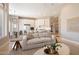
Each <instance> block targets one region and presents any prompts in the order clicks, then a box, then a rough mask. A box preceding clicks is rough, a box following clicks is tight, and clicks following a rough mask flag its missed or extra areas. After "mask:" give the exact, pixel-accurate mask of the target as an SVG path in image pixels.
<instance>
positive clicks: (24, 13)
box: [0, 3, 79, 55]
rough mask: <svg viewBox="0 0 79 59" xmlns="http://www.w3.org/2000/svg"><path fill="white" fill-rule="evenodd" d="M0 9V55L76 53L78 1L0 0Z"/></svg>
mask: <svg viewBox="0 0 79 59" xmlns="http://www.w3.org/2000/svg"><path fill="white" fill-rule="evenodd" d="M0 9H1V11H0V14H1V17H2V15H3V14H4V15H3V18H2V19H3V20H0V21H1V25H0V27H1V28H0V37H1V40H0V42H1V43H0V45H1V48H0V51H1V52H0V54H9V55H19V54H20V55H52V54H55V55H78V54H79V50H78V48H79V47H78V45H79V40H78V39H79V36H78V35H79V33H78V32H79V24H78V22H79V20H78V18H79V17H78V16H79V4H77V3H76V4H73V3H72V4H71V3H70V4H67V3H66V4H65V3H10V4H7V3H3V4H1V5H0ZM6 38H7V39H6ZM4 43H5V44H4ZM54 44H55V45H57V47H55V49H54ZM5 46H6V47H5ZM50 46H53V47H50ZM61 46H62V47H61ZM47 48H49V51H50V52H49V51H48V50H46V49H47ZM52 49H53V50H52ZM54 50H55V51H54Z"/></svg>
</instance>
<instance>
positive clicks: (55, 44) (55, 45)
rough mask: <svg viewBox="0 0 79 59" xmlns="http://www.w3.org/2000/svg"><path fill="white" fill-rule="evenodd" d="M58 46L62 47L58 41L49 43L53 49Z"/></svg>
mask: <svg viewBox="0 0 79 59" xmlns="http://www.w3.org/2000/svg"><path fill="white" fill-rule="evenodd" d="M58 46H60V47H62V46H61V44H60V43H53V44H51V47H53V49H54V50H55V48H56V47H58Z"/></svg>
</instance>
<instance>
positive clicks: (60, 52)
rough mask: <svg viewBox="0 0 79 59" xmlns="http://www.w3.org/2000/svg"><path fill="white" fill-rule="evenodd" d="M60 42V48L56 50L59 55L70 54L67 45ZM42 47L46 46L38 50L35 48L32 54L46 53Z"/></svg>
mask: <svg viewBox="0 0 79 59" xmlns="http://www.w3.org/2000/svg"><path fill="white" fill-rule="evenodd" d="M61 44H62V48H60V49H59V50H57V52H58V54H59V55H69V54H70V49H69V47H68V46H67V45H66V44H64V43H61ZM44 49H46V47H43V48H41V49H39V50H37V51H36V52H35V53H34V55H47V54H46V53H45V52H44Z"/></svg>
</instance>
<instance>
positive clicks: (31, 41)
mask: <svg viewBox="0 0 79 59" xmlns="http://www.w3.org/2000/svg"><path fill="white" fill-rule="evenodd" d="M47 41H52V40H51V38H50V37H41V38H34V39H31V40H28V42H27V44H39V43H43V42H47Z"/></svg>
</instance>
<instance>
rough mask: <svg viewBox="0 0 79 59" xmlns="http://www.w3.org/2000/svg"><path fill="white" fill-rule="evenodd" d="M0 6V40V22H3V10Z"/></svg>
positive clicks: (0, 31) (0, 33)
mask: <svg viewBox="0 0 79 59" xmlns="http://www.w3.org/2000/svg"><path fill="white" fill-rule="evenodd" d="M1 6H2V5H1V4H0V38H1V37H2V20H3V9H2V8H1Z"/></svg>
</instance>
